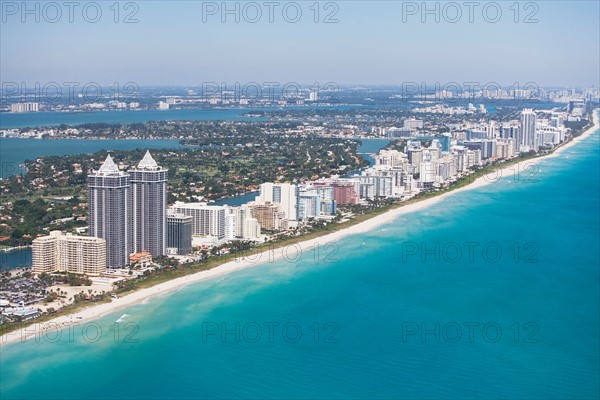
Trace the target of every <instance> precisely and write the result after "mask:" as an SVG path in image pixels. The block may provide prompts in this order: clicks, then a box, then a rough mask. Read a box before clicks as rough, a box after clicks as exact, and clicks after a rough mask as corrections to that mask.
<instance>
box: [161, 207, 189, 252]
mask: <svg viewBox="0 0 600 400" xmlns="http://www.w3.org/2000/svg"><path fill="white" fill-rule="evenodd" d="M167 249H175V253H176V254H178V255H180V256H182V255H187V254H190V253H191V252H192V216H191V215H183V214H169V215H167Z"/></svg>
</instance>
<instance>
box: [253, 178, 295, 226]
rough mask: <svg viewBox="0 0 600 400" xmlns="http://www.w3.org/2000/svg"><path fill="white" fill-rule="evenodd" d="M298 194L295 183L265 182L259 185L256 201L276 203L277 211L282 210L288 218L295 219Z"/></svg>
mask: <svg viewBox="0 0 600 400" xmlns="http://www.w3.org/2000/svg"><path fill="white" fill-rule="evenodd" d="M298 194H299V188H298V186H297V185H292V184H289V183H272V182H267V183H263V184H262V185H260V194H259V195H258V196H257V197H256V203H257V204H269V203H272V204H277V206H278V207H279V211H283V212H284V213H285V217H286V218H287V219H288V220H291V221H295V220H297V219H298Z"/></svg>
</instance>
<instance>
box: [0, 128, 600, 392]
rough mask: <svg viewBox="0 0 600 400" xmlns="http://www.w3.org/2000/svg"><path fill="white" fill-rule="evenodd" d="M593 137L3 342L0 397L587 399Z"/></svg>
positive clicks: (593, 388) (594, 278)
mask: <svg viewBox="0 0 600 400" xmlns="http://www.w3.org/2000/svg"><path fill="white" fill-rule="evenodd" d="M599 139H600V134H599V133H598V132H596V133H595V134H594V135H593V136H591V137H590V138H588V139H587V140H585V141H584V142H581V143H579V144H578V145H576V146H574V147H572V148H570V149H568V150H566V151H565V152H564V153H563V154H562V155H561V156H560V157H557V158H550V159H545V160H541V161H539V163H538V164H536V165H535V166H534V167H532V168H531V169H529V170H528V171H526V172H523V173H521V174H518V175H517V176H514V175H511V176H505V177H503V178H502V179H501V180H500V181H499V182H496V183H493V184H490V185H487V186H485V187H482V188H479V189H475V190H471V191H466V192H461V193H457V194H455V195H453V196H451V197H449V198H446V199H445V200H443V201H442V202H440V203H438V204H436V205H434V206H432V207H430V208H427V209H425V210H422V211H419V212H415V213H412V214H408V215H404V216H402V217H401V218H399V219H398V220H396V221H394V222H393V223H390V224H387V225H384V226H381V227H379V228H377V229H375V230H373V231H371V232H368V233H365V234H359V235H354V236H350V237H347V238H344V239H342V240H340V241H339V242H338V243H337V244H336V245H335V246H330V247H324V246H321V247H320V248H319V251H318V253H317V252H316V250H315V251H310V252H305V253H304V254H303V255H302V257H301V258H300V260H298V261H295V262H294V260H293V257H294V251H293V250H290V251H289V252H288V258H289V260H288V261H285V260H282V261H277V262H266V263H263V264H261V265H259V266H257V267H255V268H252V269H248V270H244V271H240V272H237V273H233V274H230V275H228V276H225V277H221V278H217V279H213V280H210V281H206V282H201V283H197V284H193V285H189V286H187V287H185V288H183V289H181V290H180V291H178V292H176V293H171V294H168V295H163V296H159V297H156V298H153V299H151V300H149V301H148V302H146V303H145V304H139V305H136V306H132V307H129V308H127V309H124V310H121V311H119V312H117V313H114V314H112V315H107V316H105V317H103V318H102V319H100V320H98V321H96V323H94V324H88V325H86V328H85V329H86V331H85V332H83V329H81V326H80V327H76V328H75V329H74V334H73V339H72V340H71V338H70V335H69V332H67V331H63V332H62V337H60V338H58V339H56V336H55V335H48V336H47V337H45V338H44V337H42V338H40V342H39V343H36V342H32V343H27V344H26V345H24V344H20V343H16V344H11V345H8V346H6V347H4V348H2V355H1V362H0V366H1V372H2V374H1V375H2V379H1V383H0V395H1V396H0V397H1V398H2V399H3V400H4V399H38V398H39V399H42V398H43V399H48V398H73V399H75V398H77V399H80V398H85V399H96V398H98V399H104V398H182V399H183V398H297V399H300V398H303V399H304V398H369V399H372V398H459V399H464V398H488V399H496V398H527V399H554V398H577V399H584V398H585V399H588V398H598V396H599V395H600V389H599V383H598V382H599V380H598V377H599V362H600V357H599V352H600V348H599V341H598V338H599V333H600V332H599V323H600V321H599V311H600V310H599V295H600V292H599V286H600V284H599V279H600V275H599V251H600V249H599V225H600V216H599V204H600V203H599V202H600V196H599V194H600V193H599V192H600V188H599V182H600V177H599V162H600V158H599V148H600V141H599ZM517 178H518V179H517ZM469 249H472V251H470V250H469ZM333 253H335V254H333ZM123 314H127V316H123ZM117 320H119V321H121V322H120V323H116V322H115V321H117ZM117 327H118V331H117ZM238 327H239V328H238ZM98 328H101V329H102V334H101V335H98V332H99V331H98ZM223 332H225V333H224V334H223ZM127 335H131V336H128V337H127ZM98 336H99V339H98V341H95V340H96V337H98ZM54 340H58V341H57V343H51V342H52V341H54Z"/></svg>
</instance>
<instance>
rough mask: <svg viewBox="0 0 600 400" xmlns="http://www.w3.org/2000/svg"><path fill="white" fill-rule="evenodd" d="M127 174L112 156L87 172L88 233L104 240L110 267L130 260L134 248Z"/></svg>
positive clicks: (124, 263) (117, 266)
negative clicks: (94, 169) (97, 167)
mask: <svg viewBox="0 0 600 400" xmlns="http://www.w3.org/2000/svg"><path fill="white" fill-rule="evenodd" d="M129 178H130V176H129V174H127V173H125V172H123V171H120V170H119V167H118V166H117V165H116V164H115V163H114V161H113V159H112V157H111V156H110V155H108V156H107V157H106V161H104V164H102V166H101V167H100V169H99V170H98V171H93V172H92V173H91V174H90V175H88V222H89V235H90V236H93V237H97V238H102V239H104V240H106V246H107V250H106V256H107V262H108V266H109V267H110V268H120V267H122V266H124V265H127V264H129V255H130V254H131V253H132V252H133V234H132V233H133V226H132V225H133V224H132V212H131V211H132V205H131V203H132V201H131V200H132V196H131V183H130V180H129Z"/></svg>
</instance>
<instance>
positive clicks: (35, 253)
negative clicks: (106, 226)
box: [32, 231, 107, 276]
mask: <svg viewBox="0 0 600 400" xmlns="http://www.w3.org/2000/svg"><path fill="white" fill-rule="evenodd" d="M106 250H107V248H106V241H105V240H104V239H100V238H96V237H87V236H75V235H72V234H69V233H67V234H65V233H63V232H60V231H52V232H50V235H48V236H42V237H39V238H37V239H34V241H33V245H32V269H33V273H35V274H42V273H52V272H68V273H73V274H86V275H96V276H97V275H101V274H103V273H104V272H105V271H106V266H107V262H106Z"/></svg>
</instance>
